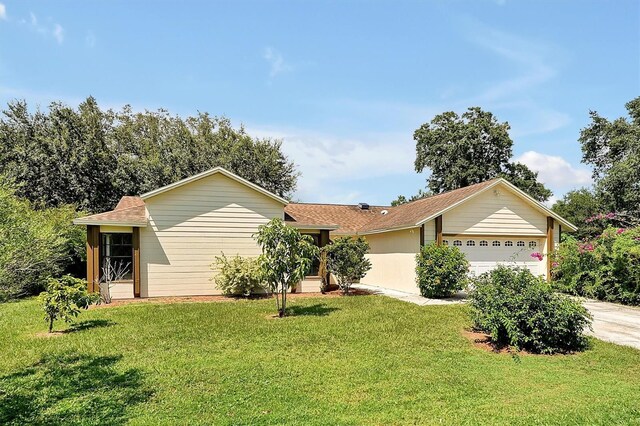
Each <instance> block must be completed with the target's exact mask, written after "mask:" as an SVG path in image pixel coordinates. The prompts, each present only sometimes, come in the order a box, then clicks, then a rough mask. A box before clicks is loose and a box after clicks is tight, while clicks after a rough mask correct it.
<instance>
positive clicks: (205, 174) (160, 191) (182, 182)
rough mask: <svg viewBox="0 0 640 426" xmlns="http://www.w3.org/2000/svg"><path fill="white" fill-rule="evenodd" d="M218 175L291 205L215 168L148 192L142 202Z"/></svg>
mask: <svg viewBox="0 0 640 426" xmlns="http://www.w3.org/2000/svg"><path fill="white" fill-rule="evenodd" d="M218 173H219V174H222V175H224V176H226V177H228V178H230V179H233V180H235V181H236V182H239V183H241V184H243V185H245V186H247V187H249V188H251V189H253V190H254V191H257V192H259V193H261V194H263V195H266V196H267V197H269V198H271V199H273V200H275V201H277V202H279V203H281V204H284V205H287V204H288V203H289V201H287V200H285V199H284V198H282V197H280V196H278V195H276V194H274V193H272V192H269V191H267V190H266V189H264V188H262V187H261V186H258V185H256V184H255V183H252V182H249V181H248V180H246V179H244V178H241V177H240V176H238V175H236V174H234V173H231V172H230V171H228V170H226V169H224V168H222V167H215V168H213V169H211V170H207V171H205V172H202V173H199V174H197V175H193V176H190V177H188V178H185V179H182V180H179V181H178V182H174V183H172V184H169V185H166V186H163V187H162V188H158V189H154V190H153V191H149V192H147V193H145V194H142V195H141V196H140V198H141V199H142V200H146V199H149V198H151V197H155V196H156V195H160V194H163V193H165V192H167V191H172V190H174V189H177V188H180V187H181V186H183V185H186V184H188V183H191V182H195V181H197V180H200V179H203V178H206V177H209V176H213V175H215V174H218Z"/></svg>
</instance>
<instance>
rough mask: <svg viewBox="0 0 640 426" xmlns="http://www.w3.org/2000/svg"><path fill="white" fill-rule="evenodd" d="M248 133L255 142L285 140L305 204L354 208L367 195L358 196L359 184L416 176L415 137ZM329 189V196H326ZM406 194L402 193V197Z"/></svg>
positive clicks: (284, 131)
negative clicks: (399, 176) (349, 205)
mask: <svg viewBox="0 0 640 426" xmlns="http://www.w3.org/2000/svg"><path fill="white" fill-rule="evenodd" d="M247 131H248V133H249V134H251V135H254V136H257V137H271V138H278V139H282V140H283V143H282V150H283V152H284V153H285V154H286V155H287V156H289V158H290V159H291V160H292V161H293V162H294V163H295V164H296V165H297V166H298V170H300V171H301V172H302V175H301V176H300V178H299V180H298V190H297V191H296V194H295V195H296V197H299V198H300V199H302V200H304V201H314V202H331V203H353V202H356V201H357V199H358V198H359V197H361V196H363V195H368V194H362V193H361V192H358V191H354V188H353V184H354V182H355V181H357V180H361V179H363V180H366V179H373V178H377V177H385V176H394V175H395V176H397V175H401V174H405V175H407V174H411V175H413V174H414V173H413V160H414V156H415V153H414V145H413V141H412V140H411V135H404V134H377V135H375V136H371V137H370V138H367V137H363V138H340V137H335V136H331V135H326V134H320V133H315V132H310V131H306V130H300V129H291V128H290V129H264V128H262V129H260V128H248V129H247ZM327 187H330V188H331V191H327V190H326V188H327ZM404 190H405V189H404V188H398V192H403V191H404ZM405 192H406V191H405Z"/></svg>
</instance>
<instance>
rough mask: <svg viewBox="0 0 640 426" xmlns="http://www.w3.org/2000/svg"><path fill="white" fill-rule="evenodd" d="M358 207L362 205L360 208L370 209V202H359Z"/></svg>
mask: <svg viewBox="0 0 640 426" xmlns="http://www.w3.org/2000/svg"><path fill="white" fill-rule="evenodd" d="M358 207H360V210H369V204H367V203H358Z"/></svg>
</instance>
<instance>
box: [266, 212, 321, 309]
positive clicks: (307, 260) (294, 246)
mask: <svg viewBox="0 0 640 426" xmlns="http://www.w3.org/2000/svg"><path fill="white" fill-rule="evenodd" d="M256 240H257V241H258V244H259V245H260V247H262V255H261V256H260V269H261V270H262V274H263V277H264V280H265V283H266V284H267V286H268V288H269V290H270V291H271V292H272V293H273V294H274V296H275V299H276V308H277V309H278V315H279V316H280V317H284V316H285V315H286V309H287V290H289V289H290V288H292V287H293V286H295V285H296V284H298V283H299V282H300V281H302V280H303V279H304V277H305V276H306V275H307V273H308V272H309V271H310V270H311V264H312V262H313V259H314V258H315V257H316V256H317V255H318V248H317V247H316V246H315V245H314V244H313V238H311V236H309V235H302V234H300V232H299V231H298V230H297V229H295V228H292V227H290V226H287V225H285V223H284V222H283V221H282V219H279V218H274V219H271V221H269V223H267V224H265V225H260V227H258V233H257V234H256Z"/></svg>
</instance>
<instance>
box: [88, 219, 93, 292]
mask: <svg viewBox="0 0 640 426" xmlns="http://www.w3.org/2000/svg"><path fill="white" fill-rule="evenodd" d="M87 291H88V292H90V293H91V292H93V225H87Z"/></svg>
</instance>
